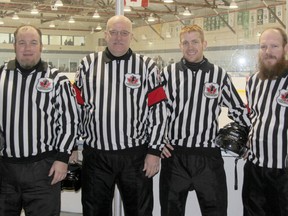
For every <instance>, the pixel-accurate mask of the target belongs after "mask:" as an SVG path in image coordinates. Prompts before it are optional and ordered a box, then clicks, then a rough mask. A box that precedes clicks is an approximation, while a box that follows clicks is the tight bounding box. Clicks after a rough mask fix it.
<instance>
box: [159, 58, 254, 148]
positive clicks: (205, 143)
mask: <svg viewBox="0 0 288 216" xmlns="http://www.w3.org/2000/svg"><path fill="white" fill-rule="evenodd" d="M162 75H163V79H164V82H165V91H166V94H167V97H168V105H167V106H168V119H167V121H168V128H167V137H168V139H169V142H170V143H171V144H172V145H177V146H183V147H188V148H195V147H197V148H199V147H200V148H215V143H214V139H215V137H216V135H217V132H218V127H219V126H218V125H219V122H218V121H219V118H218V117H219V115H220V113H221V107H227V108H228V117H229V118H231V119H232V120H234V121H236V122H238V123H240V124H241V125H245V126H249V125H250V121H249V118H248V112H247V109H245V106H244V104H243V102H242V100H241V98H240V97H239V95H238V93H237V91H236V89H235V88H234V86H233V84H232V82H231V80H230V78H229V76H228V75H227V73H226V72H225V71H224V70H223V69H222V68H220V67H218V66H216V65H213V64H210V63H209V62H206V63H203V66H201V68H200V69H199V70H198V71H192V70H191V69H189V68H188V67H186V66H185V64H184V63H183V62H182V61H180V62H178V63H175V64H172V65H170V66H168V67H166V68H164V70H163V74H162ZM209 86H211V87H212V90H213V89H214V94H213V92H212V94H209V90H208V89H207V87H209ZM207 91H208V92H207Z"/></svg>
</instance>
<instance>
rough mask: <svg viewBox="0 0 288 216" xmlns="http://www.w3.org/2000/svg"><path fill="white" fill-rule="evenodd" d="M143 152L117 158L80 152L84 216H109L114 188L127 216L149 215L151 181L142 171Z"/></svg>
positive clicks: (96, 152)
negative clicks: (118, 193)
mask: <svg viewBox="0 0 288 216" xmlns="http://www.w3.org/2000/svg"><path fill="white" fill-rule="evenodd" d="M145 157H146V151H144V152H143V153H142V152H141V153H137V154H126V155H119V154H117V153H104V152H99V151H95V150H91V149H90V148H89V149H84V150H83V164H82V174H83V175H82V205H83V216H112V201H113V196H114V189H115V185H116V184H117V187H118V189H119V192H120V195H121V198H122V201H123V205H124V212H125V215H126V216H152V211H153V190H152V184H153V183H152V178H147V177H145V173H144V172H143V171H142V170H143V167H144V160H145Z"/></svg>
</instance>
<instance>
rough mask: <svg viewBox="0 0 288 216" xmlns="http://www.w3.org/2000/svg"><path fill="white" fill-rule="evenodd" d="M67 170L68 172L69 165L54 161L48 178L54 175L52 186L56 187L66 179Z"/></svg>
mask: <svg viewBox="0 0 288 216" xmlns="http://www.w3.org/2000/svg"><path fill="white" fill-rule="evenodd" d="M67 170H68V164H66V163H64V162H62V161H54V163H53V164H52V167H51V168H50V171H49V175H48V176H52V175H54V176H53V179H52V182H51V185H54V184H56V183H58V182H60V181H62V180H63V179H65V177H66V175H67Z"/></svg>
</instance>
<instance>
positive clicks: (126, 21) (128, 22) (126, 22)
mask: <svg viewBox="0 0 288 216" xmlns="http://www.w3.org/2000/svg"><path fill="white" fill-rule="evenodd" d="M117 23H121V24H123V25H125V26H126V27H127V30H129V32H131V33H132V22H131V20H130V19H128V18H127V17H125V16H123V15H116V16H113V17H111V18H110V19H109V20H108V21H107V25H106V30H107V31H109V30H110V28H111V27H112V26H113V25H115V24H117Z"/></svg>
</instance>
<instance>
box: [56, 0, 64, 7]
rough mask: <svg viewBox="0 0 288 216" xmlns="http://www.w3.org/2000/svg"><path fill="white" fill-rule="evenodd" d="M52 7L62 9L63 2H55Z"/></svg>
mask: <svg viewBox="0 0 288 216" xmlns="http://www.w3.org/2000/svg"><path fill="white" fill-rule="evenodd" d="M54 6H55V7H62V6H63V2H62V1H61V0H56V2H55V4H54Z"/></svg>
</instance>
